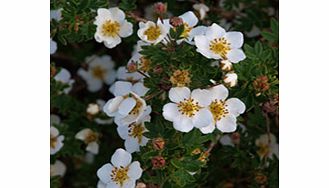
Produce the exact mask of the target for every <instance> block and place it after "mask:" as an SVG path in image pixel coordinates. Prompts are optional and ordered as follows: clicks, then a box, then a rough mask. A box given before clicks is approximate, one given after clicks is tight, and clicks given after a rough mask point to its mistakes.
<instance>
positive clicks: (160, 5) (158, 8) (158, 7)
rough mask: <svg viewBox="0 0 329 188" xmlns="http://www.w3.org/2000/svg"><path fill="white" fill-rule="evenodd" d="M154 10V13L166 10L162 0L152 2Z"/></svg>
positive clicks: (161, 12) (162, 12)
mask: <svg viewBox="0 0 329 188" xmlns="http://www.w3.org/2000/svg"><path fill="white" fill-rule="evenodd" d="M154 12H155V13H156V14H164V13H166V12H167V5H166V4H165V3H162V2H158V3H155V4H154Z"/></svg>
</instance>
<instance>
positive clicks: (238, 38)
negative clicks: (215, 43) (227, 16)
mask: <svg viewBox="0 0 329 188" xmlns="http://www.w3.org/2000/svg"><path fill="white" fill-rule="evenodd" d="M224 37H225V38H226V39H227V40H228V42H229V43H230V46H231V47H232V48H241V47H242V45H243V34H242V33H241V32H237V31H230V32H227V33H226V34H225V36H224Z"/></svg>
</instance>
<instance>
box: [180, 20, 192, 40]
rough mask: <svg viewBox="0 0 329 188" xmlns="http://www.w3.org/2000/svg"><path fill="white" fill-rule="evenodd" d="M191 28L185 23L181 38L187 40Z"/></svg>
mask: <svg viewBox="0 0 329 188" xmlns="http://www.w3.org/2000/svg"><path fill="white" fill-rule="evenodd" d="M191 30H192V27H190V26H189V25H188V24H187V23H184V31H183V33H182V35H181V37H183V38H187V37H188V36H189V35H190V32H191Z"/></svg>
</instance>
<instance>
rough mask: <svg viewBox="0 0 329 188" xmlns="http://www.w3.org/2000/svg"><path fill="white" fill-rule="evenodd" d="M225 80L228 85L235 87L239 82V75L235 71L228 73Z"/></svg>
mask: <svg viewBox="0 0 329 188" xmlns="http://www.w3.org/2000/svg"><path fill="white" fill-rule="evenodd" d="M223 81H224V83H225V85H226V86H228V87H234V86H236V84H237V83H238V75H237V74H235V73H234V72H232V73H227V74H226V75H225V76H224V80H223Z"/></svg>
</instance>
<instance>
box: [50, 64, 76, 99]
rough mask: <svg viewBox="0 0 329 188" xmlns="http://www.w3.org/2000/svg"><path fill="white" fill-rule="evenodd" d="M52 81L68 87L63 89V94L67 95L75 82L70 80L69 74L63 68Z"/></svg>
mask: <svg viewBox="0 0 329 188" xmlns="http://www.w3.org/2000/svg"><path fill="white" fill-rule="evenodd" d="M54 79H55V80H56V81H58V82H61V83H63V84H67V85H68V87H67V88H65V89H64V93H66V94H68V93H69V92H70V91H71V90H72V86H73V84H74V82H75V81H74V80H73V79H71V73H70V72H69V71H68V70H67V69H65V68H63V67H62V68H61V70H60V71H59V73H57V74H56V76H55V77H54Z"/></svg>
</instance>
